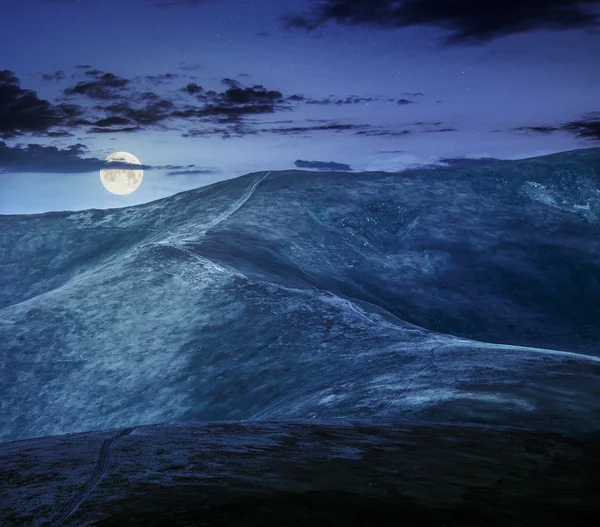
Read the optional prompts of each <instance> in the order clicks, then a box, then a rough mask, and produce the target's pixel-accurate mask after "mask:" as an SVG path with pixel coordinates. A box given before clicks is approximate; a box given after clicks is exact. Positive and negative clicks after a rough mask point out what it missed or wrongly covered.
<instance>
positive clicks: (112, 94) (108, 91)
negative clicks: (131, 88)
mask: <svg viewBox="0 0 600 527" xmlns="http://www.w3.org/2000/svg"><path fill="white" fill-rule="evenodd" d="M90 73H91V72H86V74H90ZM91 76H93V77H94V78H95V80H93V81H89V82H86V81H82V82H78V83H77V84H76V85H75V86H72V87H71V88H67V89H66V90H64V94H65V95H84V96H86V97H90V98H92V99H118V98H120V97H122V95H123V94H122V92H123V90H124V89H125V88H126V87H127V85H128V84H130V82H131V81H130V80H129V79H124V78H122V77H118V76H116V75H115V74H113V73H102V72H99V73H95V72H94V74H93V75H91Z"/></svg>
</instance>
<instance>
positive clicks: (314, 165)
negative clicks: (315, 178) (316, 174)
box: [294, 159, 352, 172]
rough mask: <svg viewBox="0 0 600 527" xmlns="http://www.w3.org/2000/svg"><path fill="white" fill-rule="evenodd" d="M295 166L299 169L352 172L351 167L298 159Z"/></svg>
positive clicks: (331, 162)
mask: <svg viewBox="0 0 600 527" xmlns="http://www.w3.org/2000/svg"><path fill="white" fill-rule="evenodd" d="M294 165H296V166H297V167H298V168H310V169H316V170H322V171H327V172H352V168H351V167H350V165H346V164H344V163H335V162H333V161H303V160H302V159H298V160H296V161H295V162H294Z"/></svg>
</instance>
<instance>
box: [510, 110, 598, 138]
mask: <svg viewBox="0 0 600 527" xmlns="http://www.w3.org/2000/svg"><path fill="white" fill-rule="evenodd" d="M514 130H516V131H520V132H525V133H527V132H533V133H536V134H551V133H554V132H567V133H570V134H574V135H575V136H577V137H579V138H582V139H591V140H593V141H600V112H590V113H588V114H585V115H584V116H583V117H582V118H581V119H577V120H575V121H569V122H566V123H563V124H560V125H557V126H552V125H542V126H519V127H518V128H514Z"/></svg>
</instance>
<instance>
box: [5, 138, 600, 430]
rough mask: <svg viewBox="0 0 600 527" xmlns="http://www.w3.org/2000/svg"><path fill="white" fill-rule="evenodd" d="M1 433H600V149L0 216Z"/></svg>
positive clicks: (254, 179) (250, 181)
mask: <svg viewBox="0 0 600 527" xmlns="http://www.w3.org/2000/svg"><path fill="white" fill-rule="evenodd" d="M0 240H1V244H0V440H3V441H7V440H13V439H23V438H27V437H35V436H44V435H54V434H62V433H70V432H74V431H85V430H93V429H100V428H111V427H123V426H130V425H143V424H152V423H163V422H178V421H188V420H214V419H221V420H222V419H265V418H313V417H316V418H332V417H352V418H361V417H370V418H371V417H373V418H381V419H385V420H389V419H397V418H406V417H409V418H411V419H419V420H420V419H422V420H437V421H444V420H448V421H466V422H473V421H475V422H486V423H496V424H509V425H511V426H527V427H535V428H541V429H548V430H553V431H565V430H577V431H588V430H598V428H600V424H599V423H597V422H595V421H596V419H595V417H597V415H599V412H600V402H599V401H600V397H599V396H600V388H598V386H599V385H600V383H599V382H598V380H599V375H600V349H599V346H598V343H599V342H600V324H598V320H600V301H599V300H598V299H599V298H600V149H588V150H580V151H575V152H568V153H563V154H557V155H552V156H546V157H543V158H536V159H528V160H521V161H512V162H503V163H496V164H493V165H486V166H476V167H469V168H459V169H457V168H448V169H439V170H421V171H419V170H416V171H410V172H405V173H401V174H389V173H361V174H343V173H335V174H332V173H313V172H302V171H285V172H276V173H264V172H261V173H254V174H248V175H246V176H243V177H241V178H237V179H235V180H229V181H224V182H221V183H217V184H215V185H211V186H209V187H204V188H201V189H197V190H193V191H189V192H184V193H181V194H177V195H175V196H171V197H169V198H166V199H163V200H159V201H155V202H152V203H148V204H145V205H140V206H136V207H130V208H124V209H114V210H90V211H83V212H58V213H48V214H41V215H34V216H0Z"/></svg>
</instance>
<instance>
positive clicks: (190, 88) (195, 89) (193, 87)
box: [181, 82, 204, 95]
mask: <svg viewBox="0 0 600 527" xmlns="http://www.w3.org/2000/svg"><path fill="white" fill-rule="evenodd" d="M181 89H182V90H183V91H184V92H187V93H189V94H190V95H196V94H198V93H202V92H203V91H204V89H203V88H202V86H198V85H197V84H196V83H195V82H190V83H189V84H188V85H187V86H184V87H183V88H181Z"/></svg>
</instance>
